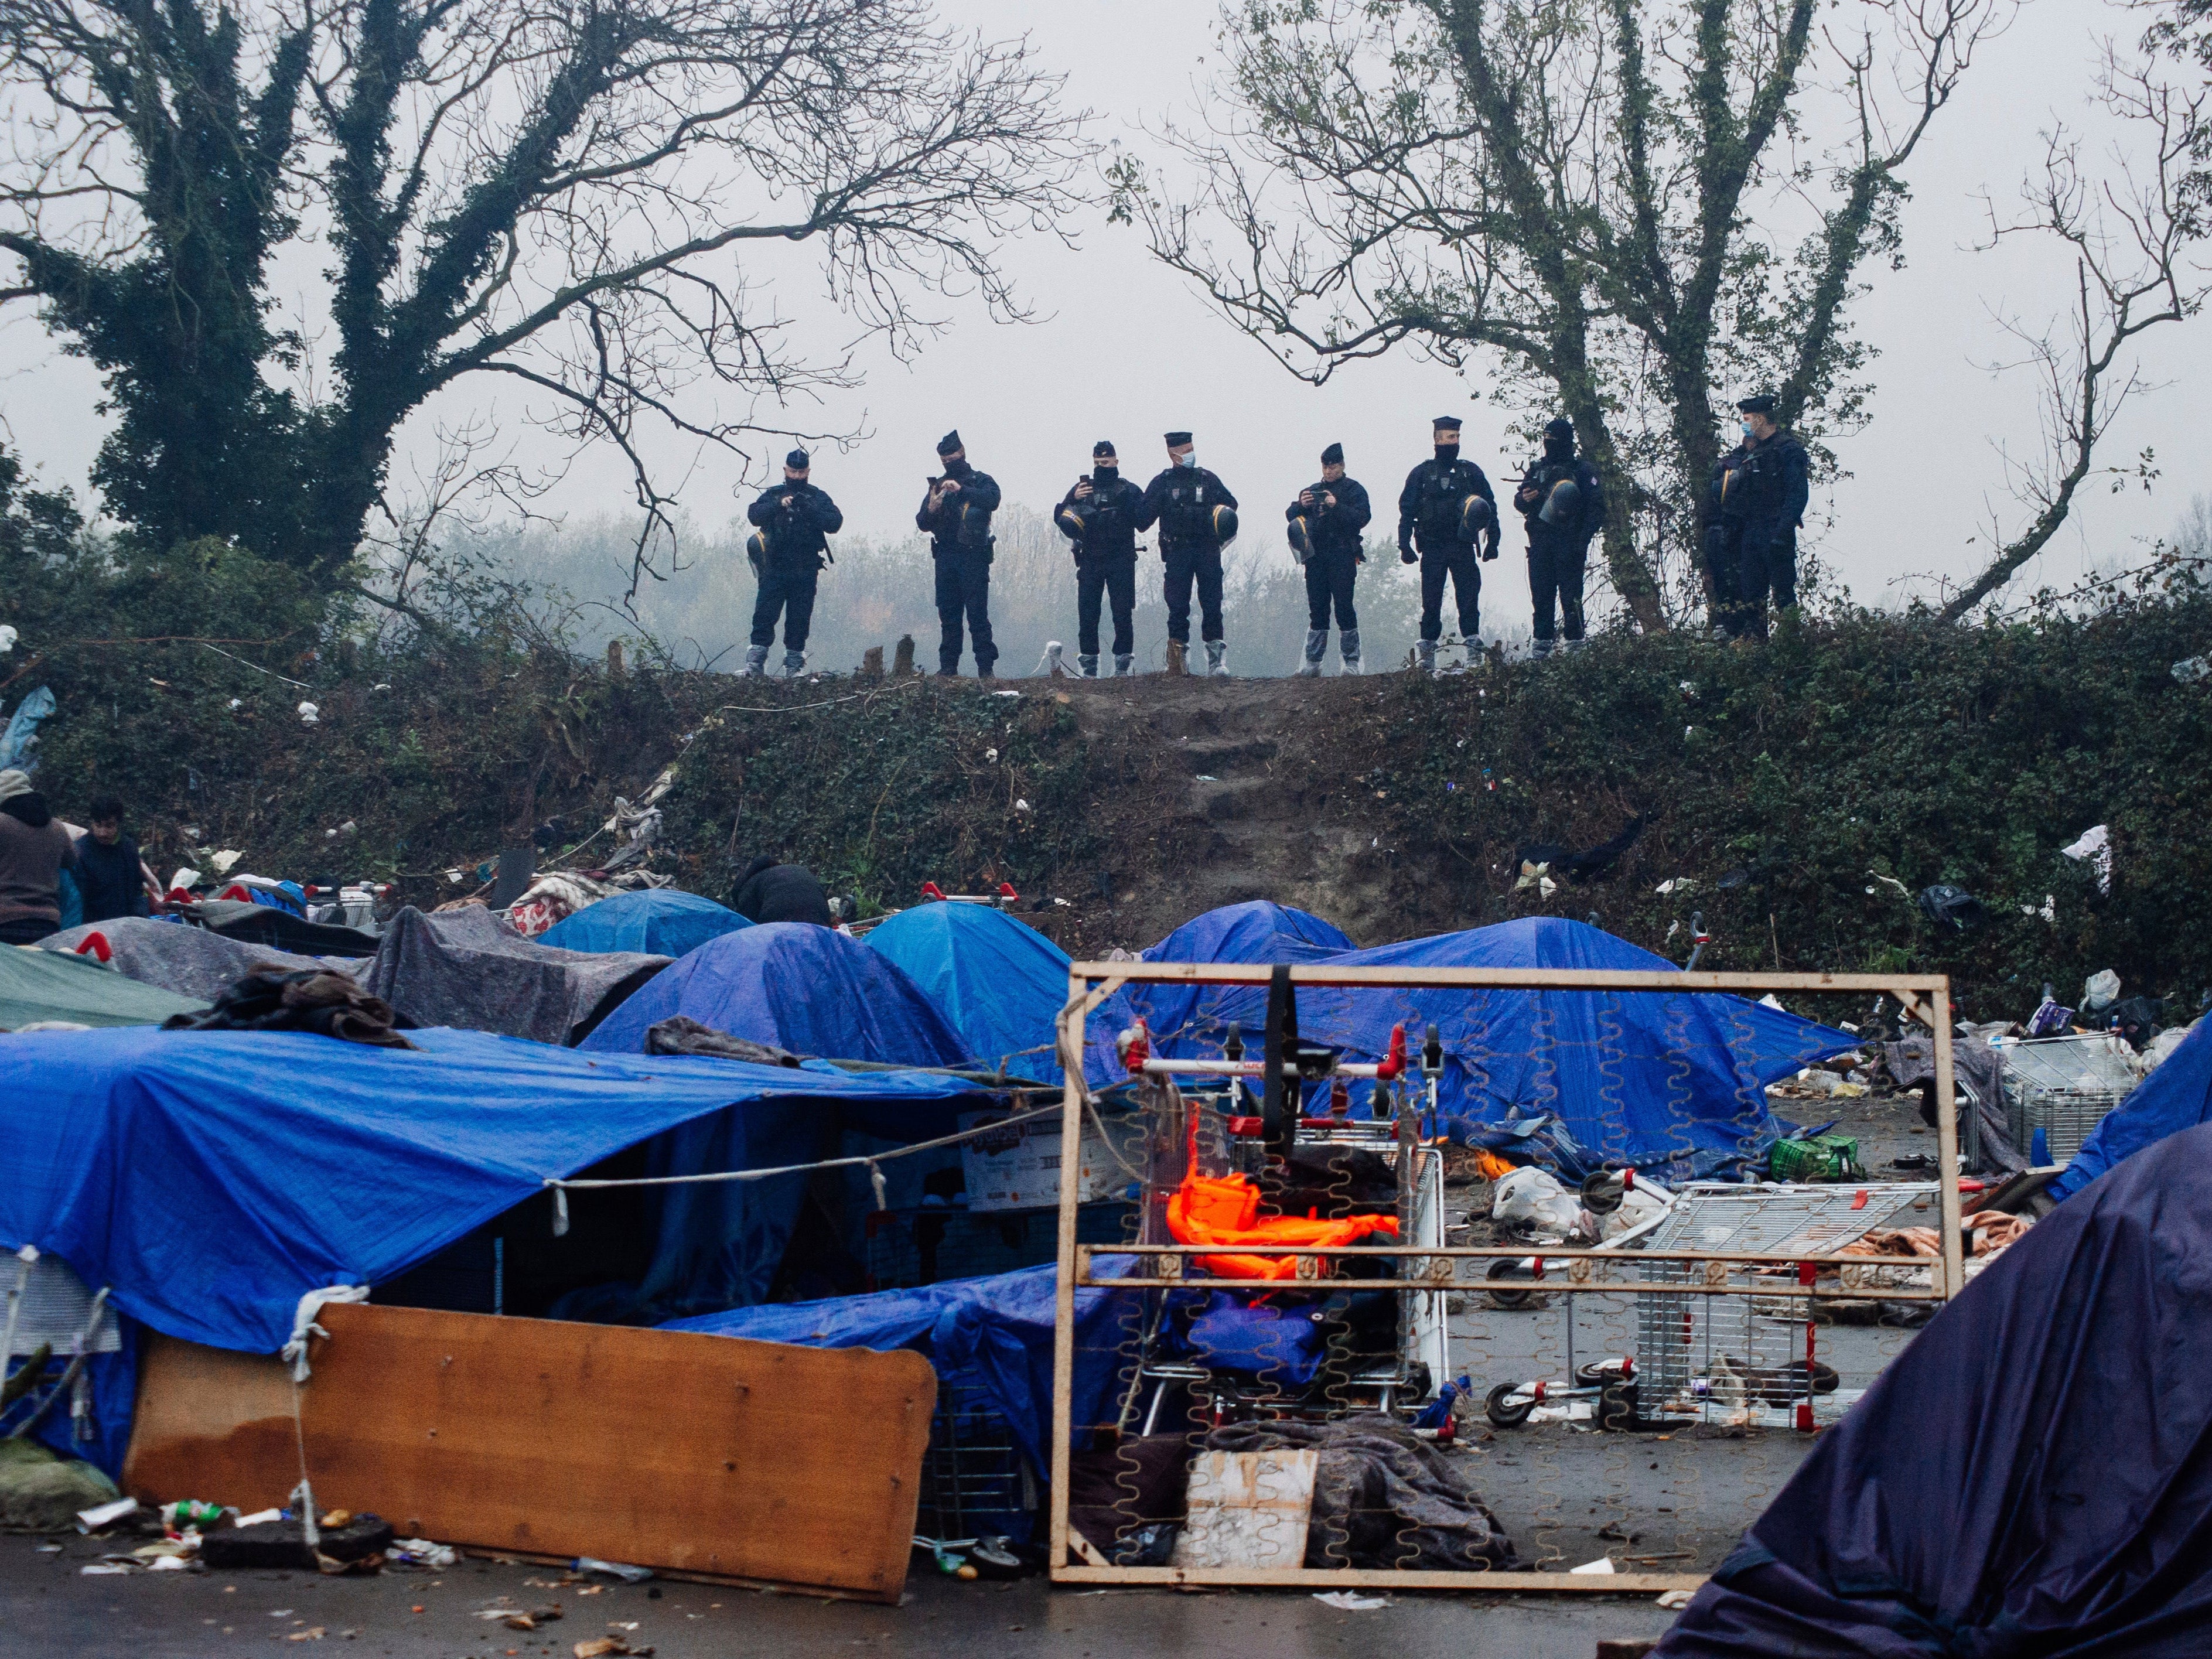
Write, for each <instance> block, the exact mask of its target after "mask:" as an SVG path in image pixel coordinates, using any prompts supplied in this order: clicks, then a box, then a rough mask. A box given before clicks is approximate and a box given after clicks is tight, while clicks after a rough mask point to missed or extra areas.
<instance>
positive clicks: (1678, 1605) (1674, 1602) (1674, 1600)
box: [1659, 1590, 1698, 1613]
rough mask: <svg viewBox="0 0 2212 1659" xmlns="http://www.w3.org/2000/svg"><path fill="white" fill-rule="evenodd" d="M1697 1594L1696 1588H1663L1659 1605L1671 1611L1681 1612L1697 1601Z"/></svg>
mask: <svg viewBox="0 0 2212 1659" xmlns="http://www.w3.org/2000/svg"><path fill="white" fill-rule="evenodd" d="M1697 1595H1698V1593H1697V1591H1695V1590H1661V1591H1660V1592H1659V1605H1660V1606H1661V1607H1664V1608H1666V1609H1667V1611H1668V1612H1669V1613H1679V1612H1680V1610H1681V1609H1682V1608H1684V1607H1688V1606H1689V1605H1690V1603H1691V1602H1692V1601H1695V1600H1696V1599H1697Z"/></svg>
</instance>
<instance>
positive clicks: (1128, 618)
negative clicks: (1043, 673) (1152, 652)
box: [1052, 438, 1145, 680]
mask: <svg viewBox="0 0 2212 1659" xmlns="http://www.w3.org/2000/svg"><path fill="white" fill-rule="evenodd" d="M1144 509H1145V492H1144V491H1143V490H1141V489H1138V488H1137V486H1136V485H1134V484H1133V483H1130V482H1129V481H1128V480H1127V478H1124V477H1122V476H1121V457H1119V456H1118V455H1116V454H1115V453H1114V446H1113V445H1112V444H1110V443H1109V442H1108V441H1106V440H1105V439H1103V438H1101V439H1100V440H1099V441H1097V443H1095V444H1093V445H1091V471H1090V472H1089V473H1088V474H1087V475H1085V477H1080V478H1078V479H1077V480H1076V481H1075V483H1074V485H1073V488H1072V489H1069V490H1068V492H1067V494H1066V495H1064V496H1062V497H1061V498H1060V505H1059V506H1058V507H1054V509H1053V514H1052V521H1053V522H1054V524H1056V525H1058V526H1060V532H1061V533H1062V534H1063V535H1065V536H1066V538H1068V540H1070V541H1071V542H1073V543H1074V544H1075V547H1074V552H1075V648H1076V652H1077V656H1076V663H1077V665H1079V667H1080V668H1081V669H1082V670H1083V677H1084V678H1085V679H1094V680H1095V679H1097V678H1098V602H1099V600H1100V599H1102V598H1110V599H1112V600H1113V602H1114V672H1115V675H1117V676H1119V675H1122V674H1127V673H1128V672H1129V671H1131V670H1132V669H1133V667H1134V665H1135V664H1136V660H1137V659H1136V650H1137V640H1136V627H1135V623H1134V622H1133V616H1134V613H1135V611H1136V606H1137V519H1138V516H1139V514H1140V513H1143V511H1144Z"/></svg>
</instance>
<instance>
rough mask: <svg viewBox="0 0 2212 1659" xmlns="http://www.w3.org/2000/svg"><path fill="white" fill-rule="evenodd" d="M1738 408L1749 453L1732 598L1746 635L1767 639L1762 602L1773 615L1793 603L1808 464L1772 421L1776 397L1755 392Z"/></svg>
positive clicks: (1808, 480)
mask: <svg viewBox="0 0 2212 1659" xmlns="http://www.w3.org/2000/svg"><path fill="white" fill-rule="evenodd" d="M1736 407H1737V408H1738V409H1740V410H1742V411H1743V435H1744V436H1745V437H1746V438H1747V439H1748V440H1750V444H1751V447H1750V451H1749V453H1747V454H1746V455H1745V457H1744V458H1743V464H1742V465H1741V468H1740V469H1739V471H1740V472H1741V480H1740V483H1741V488H1742V489H1743V492H1744V501H1743V555H1742V562H1741V564H1740V565H1739V566H1738V567H1737V568H1738V570H1739V571H1740V573H1741V574H1740V577H1739V583H1738V586H1737V589H1736V597H1737V599H1738V600H1739V601H1740V602H1741V605H1742V606H1743V614H1744V623H1745V631H1746V632H1747V634H1748V635H1750V637H1751V638H1753V639H1755V640H1763V639H1765V637H1766V602H1767V596H1768V595H1769V594H1771V595H1772V596H1773V599H1774V609H1775V611H1776V612H1777V614H1779V613H1780V612H1782V611H1790V610H1794V609H1796V605H1797V527H1798V526H1800V525H1802V523H1803V522H1804V521H1805V507H1806V504H1807V502H1808V501H1809V500H1810V499H1811V497H1812V488H1813V487H1812V464H1811V459H1810V458H1809V457H1808V456H1807V454H1806V453H1805V446H1804V445H1803V444H1802V443H1799V442H1798V441H1797V435H1796V434H1795V433H1793V432H1784V430H1783V429H1782V428H1780V427H1778V426H1777V425H1776V424H1775V423H1774V398H1773V397H1772V395H1771V393H1768V392H1759V393H1758V394H1757V395H1756V396H1754V397H1750V398H1745V399H1744V400H1743V401H1742V402H1741V403H1740V404H1737V405H1736Z"/></svg>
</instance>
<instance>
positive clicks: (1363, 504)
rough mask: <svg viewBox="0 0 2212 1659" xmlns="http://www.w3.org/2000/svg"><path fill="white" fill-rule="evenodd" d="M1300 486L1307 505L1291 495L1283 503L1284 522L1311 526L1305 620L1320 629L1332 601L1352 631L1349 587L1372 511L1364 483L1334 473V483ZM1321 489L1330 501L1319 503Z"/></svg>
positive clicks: (1340, 622)
mask: <svg viewBox="0 0 2212 1659" xmlns="http://www.w3.org/2000/svg"><path fill="white" fill-rule="evenodd" d="M1306 489H1310V490H1311V491H1312V492H1313V498H1314V504H1313V505H1312V506H1311V507H1302V506H1300V505H1299V504H1298V502H1297V501H1296V500H1295V499H1294V500H1292V501H1291V504H1290V505H1289V506H1288V507H1285V508H1284V509H1283V519H1284V521H1285V523H1287V522H1288V521H1289V520H1292V519H1297V518H1303V519H1304V520H1305V521H1306V522H1307V524H1308V525H1310V526H1312V535H1313V554H1312V556H1310V558H1308V559H1307V560H1306V626H1307V628H1308V629H1311V630H1312V631H1314V632H1316V633H1323V632H1326V631H1327V630H1328V613H1329V610H1330V607H1331V605H1334V608H1335V611H1336V625H1337V627H1338V628H1340V629H1342V630H1343V631H1344V632H1346V633H1347V634H1352V633H1357V632H1358V629H1359V613H1358V611H1355V610H1353V609H1352V584H1353V582H1354V581H1355V580H1357V578H1358V574H1359V566H1360V564H1361V562H1362V561H1364V559H1365V558H1366V556H1367V555H1366V554H1365V553H1364V551H1362V550H1361V546H1360V540H1359V532H1361V531H1363V530H1364V529H1366V528H1367V521H1368V520H1370V519H1371V518H1373V517H1374V516H1375V509H1374V507H1373V505H1372V504H1371V503H1370V502H1369V501H1368V499H1367V488H1366V486H1365V485H1364V484H1362V483H1360V482H1359V480H1358V479H1357V478H1339V479H1338V480H1337V481H1336V482H1335V483H1328V481H1326V480H1323V481H1322V482H1321V483H1313V484H1308V485H1307V486H1306ZM1304 493H1305V491H1304V490H1301V491H1299V494H1300V495H1304ZM1324 495H1334V497H1335V498H1336V505H1335V506H1334V507H1325V506H1323V505H1322V497H1323V496H1324Z"/></svg>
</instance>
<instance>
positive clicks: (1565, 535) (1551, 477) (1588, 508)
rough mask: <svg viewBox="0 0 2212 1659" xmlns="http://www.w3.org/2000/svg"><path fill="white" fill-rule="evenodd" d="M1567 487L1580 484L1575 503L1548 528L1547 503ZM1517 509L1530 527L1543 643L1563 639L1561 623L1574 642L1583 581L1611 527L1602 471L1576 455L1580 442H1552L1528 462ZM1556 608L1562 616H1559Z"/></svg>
mask: <svg viewBox="0 0 2212 1659" xmlns="http://www.w3.org/2000/svg"><path fill="white" fill-rule="evenodd" d="M1560 483H1572V484H1573V485H1574V486H1575V500H1574V505H1573V506H1572V507H1571V508H1567V509H1566V510H1565V511H1564V512H1561V511H1559V510H1558V509H1555V510H1554V522H1553V523H1551V524H1546V523H1545V522H1544V520H1543V517H1542V513H1543V511H1544V503H1545V502H1546V501H1547V499H1549V497H1550V495H1551V494H1552V491H1553V489H1556V488H1557V487H1558V486H1559V484H1560ZM1513 505H1514V506H1515V507H1517V508H1518V509H1519V510H1520V513H1521V516H1522V519H1524V520H1526V521H1527V522H1528V597H1529V599H1531V600H1532V601H1533V602H1534V606H1535V613H1536V614H1535V632H1536V638H1537V640H1538V641H1540V642H1541V643H1543V644H1546V645H1548V644H1549V642H1550V641H1552V640H1553V639H1554V638H1556V637H1557V636H1558V634H1559V623H1560V622H1561V621H1564V622H1565V623H1566V635H1567V637H1568V638H1569V639H1570V640H1578V639H1580V638H1582V636H1583V574H1584V572H1585V570H1586V568H1587V566H1588V562H1589V544H1590V543H1591V542H1592V541H1593V540H1595V538H1596V536H1597V533H1598V532H1599V531H1601V530H1602V529H1603V528H1604V527H1605V496H1604V495H1603V493H1602V491H1601V489H1600V486H1599V484H1598V481H1597V469H1596V468H1595V467H1594V466H1592V465H1590V464H1589V462H1588V461H1586V460H1584V459H1583V458H1582V457H1581V456H1579V455H1577V454H1576V453H1575V447H1574V440H1573V439H1571V438H1569V439H1565V440H1564V441H1561V440H1554V439H1548V438H1547V440H1546V441H1545V443H1544V453H1543V456H1542V459H1539V460H1534V461H1531V462H1529V463H1528V470H1527V471H1526V472H1525V473H1524V474H1523V475H1522V482H1521V487H1520V488H1519V489H1516V490H1515V491H1514V492H1513ZM1555 606H1556V609H1557V610H1558V611H1559V612H1560V613H1561V615H1560V616H1559V617H1554V615H1553V611H1554V608H1555Z"/></svg>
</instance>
